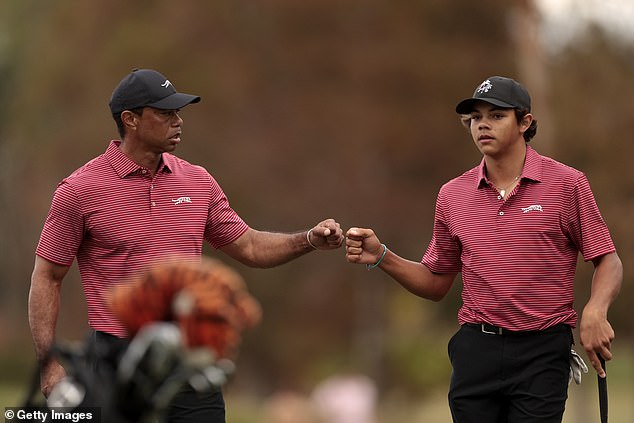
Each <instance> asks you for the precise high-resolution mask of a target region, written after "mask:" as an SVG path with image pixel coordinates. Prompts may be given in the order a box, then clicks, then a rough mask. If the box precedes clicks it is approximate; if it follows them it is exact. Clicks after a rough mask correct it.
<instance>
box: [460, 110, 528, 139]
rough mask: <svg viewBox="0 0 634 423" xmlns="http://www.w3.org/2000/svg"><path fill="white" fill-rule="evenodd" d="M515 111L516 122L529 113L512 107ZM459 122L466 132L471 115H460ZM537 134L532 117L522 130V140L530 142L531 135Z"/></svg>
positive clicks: (468, 128)
mask: <svg viewBox="0 0 634 423" xmlns="http://www.w3.org/2000/svg"><path fill="white" fill-rule="evenodd" d="M513 110H514V111H515V118H516V119H517V123H520V122H522V119H523V118H524V116H526V115H527V114H529V113H530V112H529V111H528V110H526V109H513ZM460 123H462V126H464V127H465V129H466V130H467V132H469V131H470V130H471V128H470V125H471V116H470V115H460ZM535 134H537V119H533V121H532V122H531V126H529V127H528V129H527V130H526V131H525V132H524V142H530V141H531V140H532V139H533V137H534V136H535Z"/></svg>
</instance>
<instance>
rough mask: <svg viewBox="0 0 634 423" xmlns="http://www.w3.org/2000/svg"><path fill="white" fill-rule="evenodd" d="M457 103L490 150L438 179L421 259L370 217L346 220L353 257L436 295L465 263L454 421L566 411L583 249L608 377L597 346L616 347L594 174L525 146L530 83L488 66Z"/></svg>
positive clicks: (607, 249) (613, 281) (595, 361)
mask: <svg viewBox="0 0 634 423" xmlns="http://www.w3.org/2000/svg"><path fill="white" fill-rule="evenodd" d="M456 112H457V113H458V114H460V115H461V118H462V120H463V123H464V124H465V125H466V126H467V127H468V128H469V130H470V133H471V137H472V139H473V142H474V143H475V145H476V147H477V148H478V150H479V151H480V152H481V153H482V156H483V158H482V161H481V162H480V164H479V165H478V166H476V167H474V168H473V169H471V170H469V171H467V172H465V173H463V174H462V175H460V176H458V177H457V178H455V179H453V180H451V181H449V182H447V183H446V184H444V185H443V186H442V188H441V189H440V192H439V194H438V198H437V201H436V212H435V220H434V231H433V236H432V239H431V243H430V244H429V246H428V248H427V251H426V252H425V255H424V256H423V258H422V260H421V261H420V262H415V261H409V260H406V259H404V258H402V257H400V256H398V255H397V254H395V253H393V252H392V251H390V250H389V249H388V248H387V247H386V245H385V244H381V242H380V241H379V239H378V237H377V236H376V234H375V233H374V231H372V230H371V229H364V228H351V229H350V230H348V232H347V241H346V257H347V259H348V261H350V262H352V263H362V264H366V265H367V267H368V268H369V269H372V268H376V267H380V268H381V269H382V270H383V271H385V272H386V273H387V274H388V275H390V276H391V277H392V278H394V279H395V280H396V281H397V282H398V283H400V284H401V285H402V286H403V287H404V288H406V289H407V290H409V291H410V292H412V293H414V294H416V295H418V296H420V297H423V298H427V299H431V300H433V301H439V300H440V299H442V298H443V297H444V296H445V295H446V294H447V292H448V291H449V289H450V287H451V285H452V283H453V281H454V279H455V277H456V275H457V274H458V273H461V275H462V282H463V290H462V307H461V308H460V310H459V312H458V321H459V323H460V325H461V326H460V330H458V332H457V333H456V334H455V335H454V336H453V337H452V338H451V340H450V341H449V357H450V360H451V364H452V367H453V372H452V375H451V385H450V389H449V405H450V408H451V414H452V416H453V420H454V422H461V423H464V422H474V423H480V422H488V423H493V422H504V423H513V422H561V419H562V417H563V412H564V407H565V402H566V398H567V387H568V383H569V377H570V375H571V363H574V364H577V363H578V361H575V360H572V359H574V358H577V356H576V354H573V353H571V346H572V343H573V336H572V331H571V329H572V328H573V327H575V325H576V324H577V320H578V316H577V312H576V311H575V310H574V309H573V297H574V295H573V288H574V275H575V269H576V264H577V256H578V254H579V253H581V255H582V256H583V258H584V260H586V261H592V263H593V264H594V266H595V271H594V276H593V278H592V294H591V297H590V299H589V301H588V303H587V304H586V306H585V307H584V310H583V315H582V318H581V324H580V336H581V343H582V344H583V346H584V348H585V350H586V353H587V355H588V358H589V359H590V362H591V363H592V365H593V367H594V368H595V369H596V371H597V373H598V374H599V376H601V377H605V372H604V370H603V369H602V368H601V364H600V361H599V358H598V356H599V355H601V356H603V357H604V358H605V359H606V360H609V359H610V358H611V356H612V355H611V352H610V345H611V342H612V340H613V339H614V331H613V330H612V327H611V326H610V323H609V322H608V320H607V313H608V308H609V306H610V305H611V303H612V302H613V300H614V299H615V297H616V296H617V294H618V291H619V289H620V286H621V281H622V272H623V270H622V265H621V261H620V259H619V257H618V255H617V253H616V249H615V247H614V244H613V242H612V239H611V236H610V233H609V231H608V228H607V226H606V224H605V222H604V221H603V218H602V217H601V214H600V212H599V209H598V207H597V205H596V202H595V200H594V196H593V194H592V191H591V190H590V186H589V184H588V181H587V179H586V177H585V175H584V174H583V173H582V172H580V171H578V170H575V169H573V168H570V167H568V166H566V165H563V164H561V163H558V162H556V161H554V160H552V159H550V158H547V157H544V156H541V155H539V154H538V153H537V152H536V151H535V150H533V149H532V148H531V147H530V146H529V145H528V143H529V142H530V141H531V139H532V138H533V137H534V136H535V134H536V131H537V121H536V120H535V119H534V118H533V115H532V114H531V99H530V96H529V94H528V92H527V91H526V89H524V87H522V86H521V85H520V84H519V83H517V82H516V81H514V80H513V79H510V78H506V77H500V76H493V77H490V78H488V79H486V80H485V81H483V82H482V83H481V84H479V85H478V87H477V88H476V90H475V92H474V94H473V96H472V97H470V98H468V99H465V100H463V101H461V102H460V103H459V104H458V105H457V107H456ZM573 373H575V372H573ZM576 376H577V377H576V379H578V374H577V375H576Z"/></svg>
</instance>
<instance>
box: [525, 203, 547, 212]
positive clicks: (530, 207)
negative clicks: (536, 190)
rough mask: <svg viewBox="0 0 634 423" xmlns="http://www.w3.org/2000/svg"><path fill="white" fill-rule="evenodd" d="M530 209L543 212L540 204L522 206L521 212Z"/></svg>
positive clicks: (530, 210)
mask: <svg viewBox="0 0 634 423" xmlns="http://www.w3.org/2000/svg"><path fill="white" fill-rule="evenodd" d="M532 211H540V212H543V211H544V209H542V206H541V205H540V204H533V205H532V206H528V207H522V213H529V212H532Z"/></svg>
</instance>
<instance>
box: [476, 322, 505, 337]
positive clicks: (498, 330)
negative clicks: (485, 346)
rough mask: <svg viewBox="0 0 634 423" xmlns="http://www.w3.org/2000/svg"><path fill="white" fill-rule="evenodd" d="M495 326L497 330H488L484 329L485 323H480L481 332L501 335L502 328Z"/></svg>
mask: <svg viewBox="0 0 634 423" xmlns="http://www.w3.org/2000/svg"><path fill="white" fill-rule="evenodd" d="M490 326H492V325H490ZM493 327H495V326H493ZM495 328H496V329H497V331H490V330H487V329H486V323H480V329H481V330H482V333H488V334H489V335H502V328H499V327H495Z"/></svg>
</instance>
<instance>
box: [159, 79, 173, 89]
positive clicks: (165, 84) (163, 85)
mask: <svg viewBox="0 0 634 423" xmlns="http://www.w3.org/2000/svg"><path fill="white" fill-rule="evenodd" d="M170 85H172V83H171V82H170V80H169V79H166V80H165V82H163V83H162V84H161V87H163V88H167V87H169V86H170Z"/></svg>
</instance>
